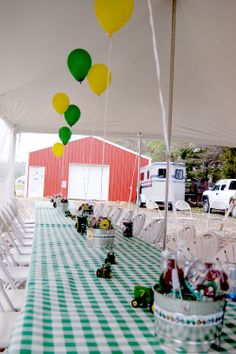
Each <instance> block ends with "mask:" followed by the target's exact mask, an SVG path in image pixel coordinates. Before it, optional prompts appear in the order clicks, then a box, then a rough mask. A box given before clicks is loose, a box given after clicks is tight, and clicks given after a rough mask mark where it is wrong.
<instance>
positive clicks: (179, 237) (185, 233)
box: [167, 225, 196, 251]
mask: <svg viewBox="0 0 236 354" xmlns="http://www.w3.org/2000/svg"><path fill="white" fill-rule="evenodd" d="M195 239H196V229H195V227H194V226H193V225H190V226H182V227H181V228H180V229H179V230H177V231H176V233H175V236H174V237H172V238H171V239H170V240H169V241H168V242H167V248H168V249H169V250H172V251H174V250H176V249H177V248H178V247H179V245H180V244H181V245H184V244H185V245H186V247H188V244H189V243H191V242H194V241H195Z"/></svg>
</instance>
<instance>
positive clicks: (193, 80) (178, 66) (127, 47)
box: [0, 0, 236, 146]
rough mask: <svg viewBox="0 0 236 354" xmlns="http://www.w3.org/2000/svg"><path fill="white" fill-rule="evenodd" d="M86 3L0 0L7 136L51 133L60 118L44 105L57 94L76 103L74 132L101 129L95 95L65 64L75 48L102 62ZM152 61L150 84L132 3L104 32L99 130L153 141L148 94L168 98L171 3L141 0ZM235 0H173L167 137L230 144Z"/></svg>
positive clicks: (155, 100)
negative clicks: (106, 88) (104, 89)
mask: <svg viewBox="0 0 236 354" xmlns="http://www.w3.org/2000/svg"><path fill="white" fill-rule="evenodd" d="M93 3H94V1H92V0H50V1H48V0H40V1H38V0H20V1H19V0H8V1H1V2H0V43H1V59H0V63H1V65H0V117H2V118H3V119H5V120H6V121H8V122H9V123H10V124H12V125H13V126H15V128H16V131H17V132H44V133H45V132H47V133H57V131H58V129H59V128H60V127H61V126H63V125H64V118H63V117H61V116H60V115H59V114H57V113H56V112H55V111H54V109H53V107H52V104H51V101H52V97H53V95H54V94H55V93H57V92H66V93H67V94H68V95H69V97H70V100H71V103H74V104H77V105H78V106H79V107H80V109H81V119H80V121H79V123H78V124H76V125H75V126H74V127H73V132H74V133H77V134H91V131H92V124H93V121H94V116H96V128H95V133H96V134H97V135H102V134H103V129H104V104H105V94H103V95H102V96H100V97H97V96H95V95H94V94H93V93H92V92H91V91H90V89H89V87H88V84H87V82H86V81H84V82H83V84H82V85H80V84H79V83H78V82H76V81H75V80H74V78H73V77H72V76H71V74H70V73H69V70H68V68H67V64H66V62H67V56H68V54H69V53H70V51H71V50H73V49H75V48H84V49H86V50H88V51H89V53H90V54H91V56H92V59H93V63H105V64H107V53H108V47H109V41H110V39H108V38H107V36H106V34H105V33H104V32H103V30H102V29H101V27H100V25H99V24H98V21H97V19H96V17H95V13H94V7H93ZM151 3H152V7H153V15H154V24H155V30H156V40H157V45H158V54H159V60H160V67H161V82H160V84H158V83H157V79H156V70H155V61H154V55H153V44H152V36H151V27H150V21H149V11H148V4H147V1H146V0H136V1H135V9H134V13H133V16H132V18H131V20H130V21H129V23H128V24H127V25H126V26H124V27H123V28H122V29H121V30H120V31H119V32H117V33H115V34H114V35H113V39H112V42H113V49H112V54H111V71H112V74H113V80H112V84H111V86H110V92H109V102H108V118H107V134H110V135H117V134H118V135H123V136H134V135H136V134H137V133H138V132H142V133H143V135H144V136H145V137H149V138H160V137H163V126H162V111H161V106H160V102H159V94H158V90H159V89H161V90H162V92H163V94H164V102H165V105H166V107H167V103H168V83H169V62H170V59H169V57H170V36H171V4H172V1H171V0H151ZM235 13H236V1H235V0H224V1H223V0H197V1H196V0H177V31H176V57H175V81H174V102H173V129H172V137H173V139H182V140H185V141H195V142H201V143H205V144H217V145H228V146H235V145H236V119H235V115H234V114H235V102H236V90H235V83H236V65H235V63H236V41H235V33H236V21H235Z"/></svg>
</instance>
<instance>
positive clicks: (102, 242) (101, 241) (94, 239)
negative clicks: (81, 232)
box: [87, 217, 115, 249]
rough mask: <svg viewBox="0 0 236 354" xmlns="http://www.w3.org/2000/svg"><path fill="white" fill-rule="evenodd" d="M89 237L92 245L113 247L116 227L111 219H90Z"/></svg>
mask: <svg viewBox="0 0 236 354" xmlns="http://www.w3.org/2000/svg"><path fill="white" fill-rule="evenodd" d="M87 239H88V242H89V243H90V244H91V245H92V247H99V248H110V249H112V248H113V246H114V241H115V229H114V228H113V226H112V224H111V221H110V219H108V218H105V217H104V218H103V217H100V218H99V219H98V220H97V221H96V219H95V218H92V219H88V227H87Z"/></svg>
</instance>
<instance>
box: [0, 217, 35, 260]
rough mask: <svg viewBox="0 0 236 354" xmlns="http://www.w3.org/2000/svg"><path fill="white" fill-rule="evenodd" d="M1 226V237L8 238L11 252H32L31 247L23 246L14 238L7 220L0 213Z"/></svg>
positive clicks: (28, 253)
mask: <svg viewBox="0 0 236 354" xmlns="http://www.w3.org/2000/svg"><path fill="white" fill-rule="evenodd" d="M0 227H1V234H0V237H4V238H7V241H8V242H9V243H10V245H11V246H12V248H10V249H9V251H10V253H11V254H15V255H17V254H19V255H30V254H31V248H29V247H22V246H19V245H18V244H17V242H16V240H15V238H14V235H12V233H11V232H10V231H8V230H9V228H8V227H7V225H6V223H5V221H4V220H3V219H2V218H1V215H0Z"/></svg>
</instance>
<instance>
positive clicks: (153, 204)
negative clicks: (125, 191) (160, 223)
mask: <svg viewBox="0 0 236 354" xmlns="http://www.w3.org/2000/svg"><path fill="white" fill-rule="evenodd" d="M146 208H147V209H149V210H156V211H157V213H158V217H159V218H163V215H162V213H161V211H160V208H159V205H158V204H157V203H156V202H153V201H151V200H147V201H146Z"/></svg>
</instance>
